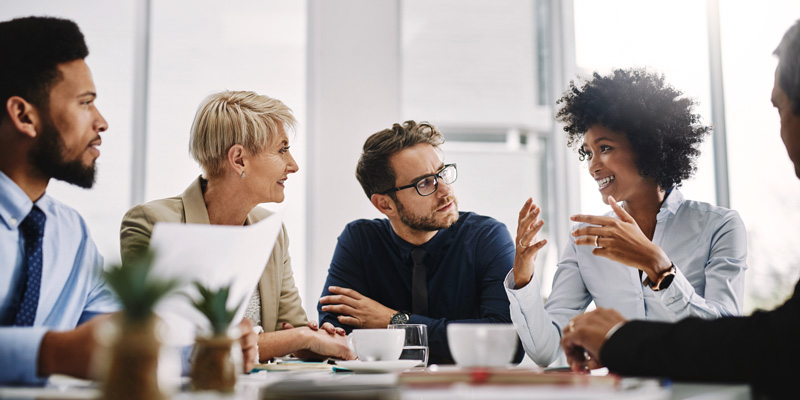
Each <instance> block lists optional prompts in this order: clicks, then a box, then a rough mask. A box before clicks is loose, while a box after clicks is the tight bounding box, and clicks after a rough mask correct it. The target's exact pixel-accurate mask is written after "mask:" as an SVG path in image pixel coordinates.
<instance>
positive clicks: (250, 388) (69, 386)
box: [0, 363, 751, 400]
mask: <svg viewBox="0 0 800 400" xmlns="http://www.w3.org/2000/svg"><path fill="white" fill-rule="evenodd" d="M306 364H308V363H306ZM450 368H455V367H450ZM513 369H514V368H513V367H509V370H510V371H511V372H514V371H513ZM420 370H421V369H419V368H418V369H417V371H420ZM407 373H409V371H408V370H406V371H405V372H389V373H354V372H347V371H344V370H339V371H338V372H335V371H334V368H326V367H325V366H324V365H319V366H314V365H310V364H309V365H306V367H299V368H295V369H292V370H271V371H267V370H260V371H258V372H253V373H250V374H245V375H240V377H239V380H238V382H237V386H236V391H235V392H234V393H230V394H221V393H216V392H192V391H190V390H188V389H186V388H187V387H188V381H187V380H186V379H184V380H183V382H182V386H181V387H182V388H183V389H180V388H179V387H177V386H176V388H175V389H174V390H173V391H172V392H170V393H168V397H170V398H172V399H176V400H180V399H185V400H197V399H242V400H257V399H265V400H269V399H326V400H334V399H387V400H389V399H391V400H394V399H398V400H413V399H424V400H438V399H442V400H444V399H609V398H613V399H652V400H671V399H696V398H702V399H719V400H723V399H732V400H739V399H742V400H744V399H750V398H751V393H750V387H749V386H747V385H723V384H703V383H682V382H673V383H670V382H664V381H661V380H657V379H642V378H614V379H616V381H617V384H615V385H613V386H608V385H605V384H601V385H595V384H591V383H590V384H585V383H581V384H563V383H561V384H541V383H537V384H525V383H515V384H491V383H477V384H476V383H453V384H433V385H429V384H425V385H416V384H406V383H403V378H402V377H403V376H405V374H407ZM606 373H607V372H603V371H602V370H601V371H599V372H595V373H593V375H592V376H591V377H588V379H595V377H597V378H599V379H600V380H603V381H605V382H608V381H609V378H610V377H603V375H604V374H606ZM101 396H102V392H101V390H100V389H99V385H98V384H97V383H95V382H91V381H84V380H78V379H73V378H69V377H63V376H55V377H52V378H51V379H50V381H49V382H48V384H47V385H46V386H44V387H0V398H2V399H95V398H101Z"/></svg>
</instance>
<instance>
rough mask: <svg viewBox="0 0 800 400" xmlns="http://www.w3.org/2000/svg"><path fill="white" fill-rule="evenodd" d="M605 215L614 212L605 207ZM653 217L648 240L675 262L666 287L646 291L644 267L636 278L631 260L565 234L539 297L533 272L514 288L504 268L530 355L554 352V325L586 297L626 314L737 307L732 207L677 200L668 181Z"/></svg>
mask: <svg viewBox="0 0 800 400" xmlns="http://www.w3.org/2000/svg"><path fill="white" fill-rule="evenodd" d="M606 216H613V217H616V214H614V212H613V211H611V212H609V213H607V214H606ZM656 218H657V223H656V229H655V233H654V234H653V243H655V244H656V245H658V246H659V247H661V249H663V250H664V252H665V253H666V254H667V256H668V257H669V258H670V260H671V261H672V262H673V264H675V267H676V269H677V275H676V276H675V279H674V280H673V281H672V284H671V285H670V286H669V287H668V288H667V289H664V290H661V291H658V292H654V291H653V290H651V289H650V288H648V287H645V286H643V285H642V281H643V280H644V278H647V275H646V274H642V277H641V278H640V277H639V272H638V271H639V270H637V269H636V268H632V267H628V266H626V265H623V264H620V263H618V262H614V261H611V260H609V259H607V258H605V257H600V256H595V255H594V254H592V250H593V249H594V247H592V246H577V245H575V243H573V241H572V240H571V239H572V236H570V240H569V242H568V243H567V245H566V246H565V248H564V252H563V253H562V256H561V260H560V261H559V263H558V269H557V270H556V274H555V277H554V278H553V290H552V292H551V294H550V297H549V298H548V299H547V303H546V304H545V303H544V301H543V300H542V296H541V293H540V286H541V284H540V282H539V279H538V277H537V275H536V274H534V277H533V279H532V280H531V282H530V283H529V284H528V285H526V286H525V287H523V288H522V289H519V290H516V289H515V287H514V275H513V271H512V272H510V273H509V274H508V275H507V276H506V280H505V283H504V284H505V287H506V294H507V295H508V299H509V301H510V303H511V305H510V307H511V319H512V320H513V321H514V325H515V326H516V327H517V332H518V333H519V336H520V339H521V340H522V345H523V346H524V347H525V351H526V352H527V353H528V355H529V356H530V357H531V359H533V361H534V362H536V363H537V364H539V365H541V366H547V365H550V364H551V363H552V362H553V361H554V360H556V358H557V357H559V356H560V355H561V353H562V350H561V346H560V341H561V331H562V329H563V328H564V326H566V325H567V323H569V320H570V319H572V317H574V316H576V315H578V314H580V313H582V312H584V311H585V310H586V308H587V307H588V306H589V303H591V302H592V301H593V300H594V302H595V304H596V305H597V306H598V307H604V308H613V309H615V310H617V311H618V312H619V313H620V314H622V315H623V316H624V317H625V318H628V319H644V320H653V321H676V320H679V319H682V318H685V317H689V316H694V317H700V318H717V317H721V316H730V315H741V314H742V301H743V295H744V273H745V270H746V269H747V262H746V259H747V237H746V232H745V227H744V223H743V222H742V220H741V218H740V217H739V214H738V213H737V212H736V211H733V210H729V209H726V208H722V207H716V206H713V205H711V204H707V203H702V202H698V201H691V200H684V198H683V195H682V194H681V193H680V192H679V191H678V190H677V189H673V190H672V192H671V193H670V194H669V196H668V197H667V198H666V199H665V200H664V203H663V204H662V205H661V210H660V211H659V212H658V216H657V217H656ZM585 225H586V224H578V225H576V226H575V227H574V228H573V230H574V229H578V228H580V227H582V226H585Z"/></svg>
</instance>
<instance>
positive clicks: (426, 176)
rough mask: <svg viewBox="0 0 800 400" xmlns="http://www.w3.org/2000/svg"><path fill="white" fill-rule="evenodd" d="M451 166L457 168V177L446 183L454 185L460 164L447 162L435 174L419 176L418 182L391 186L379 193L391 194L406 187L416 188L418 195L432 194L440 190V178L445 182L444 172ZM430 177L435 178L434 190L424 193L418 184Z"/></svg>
mask: <svg viewBox="0 0 800 400" xmlns="http://www.w3.org/2000/svg"><path fill="white" fill-rule="evenodd" d="M449 167H453V169H454V170H455V173H456V177H455V179H453V181H452V182H450V183H446V182H445V185H452V184H453V183H454V182H455V181H456V180H458V166H457V165H456V163H452V164H445V165H444V167H442V169H440V170H439V172H437V173H435V174H430V175H425V176H423V177H421V178H419V180H417V181H416V182H414V183H412V184H410V185H405V186H400V187H393V188H391V189H389V190H385V191H384V192H382V193H379V194H389V193H394V192H398V191H400V190H404V189H410V188H414V190H416V191H417V194H418V195H420V196H422V197H426V196H430V195H432V194H434V193H436V191H437V190H439V179H441V180H442V182H444V177H442V172H444V170H446V169H447V168H449ZM428 178H433V191H432V192H430V193H428V194H422V193H420V192H419V188H418V187H417V185H419V183H420V182H422V181H424V180H426V179H428Z"/></svg>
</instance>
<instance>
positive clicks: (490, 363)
mask: <svg viewBox="0 0 800 400" xmlns="http://www.w3.org/2000/svg"><path fill="white" fill-rule="evenodd" d="M447 342H448V344H449V346H450V353H451V354H452V355H453V359H454V360H455V361H456V364H458V365H459V366H462V367H502V366H506V365H508V364H509V363H510V362H511V361H512V360H513V359H514V354H515V353H516V352H517V330H516V329H515V328H514V325H512V324H449V325H447Z"/></svg>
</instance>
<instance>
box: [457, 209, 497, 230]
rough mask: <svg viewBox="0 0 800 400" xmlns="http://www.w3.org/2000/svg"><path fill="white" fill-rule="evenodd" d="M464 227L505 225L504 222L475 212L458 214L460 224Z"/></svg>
mask: <svg viewBox="0 0 800 400" xmlns="http://www.w3.org/2000/svg"><path fill="white" fill-rule="evenodd" d="M456 224H460V225H462V226H489V227H491V226H498V225H503V226H505V225H504V224H503V223H502V222H500V221H498V220H496V219H494V218H492V217H490V216H488V215H481V214H478V213H476V212H473V211H460V212H459V213H458V222H456Z"/></svg>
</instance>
